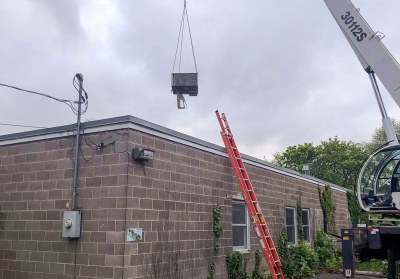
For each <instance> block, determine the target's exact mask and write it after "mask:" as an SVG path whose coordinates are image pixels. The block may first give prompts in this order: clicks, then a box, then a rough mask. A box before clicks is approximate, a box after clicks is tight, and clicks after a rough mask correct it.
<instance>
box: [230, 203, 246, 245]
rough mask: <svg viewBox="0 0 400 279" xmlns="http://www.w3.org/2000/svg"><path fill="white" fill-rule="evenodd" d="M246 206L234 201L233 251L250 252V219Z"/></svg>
mask: <svg viewBox="0 0 400 279" xmlns="http://www.w3.org/2000/svg"><path fill="white" fill-rule="evenodd" d="M248 216H249V215H248V213H247V209H246V204H245V203H244V202H241V201H232V238H233V250H234V251H237V250H248V247H249V220H248V219H249V217H248Z"/></svg>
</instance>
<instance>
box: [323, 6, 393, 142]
mask: <svg viewBox="0 0 400 279" xmlns="http://www.w3.org/2000/svg"><path fill="white" fill-rule="evenodd" d="M324 2H325V4H326V5H327V6H328V9H329V10H330V12H331V13H332V15H333V17H334V18H335V20H336V22H337V24H338V25H339V27H340V29H341V30H342V32H343V34H344V35H345V37H346V39H347V41H348V42H349V44H350V46H351V47H352V48H353V51H354V52H355V54H356V55H357V57H358V60H359V61H360V63H361V65H362V67H363V68H364V70H365V71H366V72H367V73H368V74H369V77H370V80H371V83H372V87H373V89H374V92H375V96H376V99H377V102H378V105H379V109H380V111H381V114H382V122H383V125H384V128H385V132H386V136H387V139H388V141H389V142H390V145H395V144H396V145H397V144H398V140H397V137H396V133H395V131H394V128H393V125H392V122H391V121H390V119H389V117H388V116H387V114H386V110H385V106H384V104H383V101H382V98H381V95H380V92H379V88H378V84H377V82H376V80H375V75H374V74H376V75H377V76H378V77H379V79H380V81H381V82H382V84H383V85H384V86H385V88H386V90H387V91H388V92H389V94H390V95H391V96H392V98H393V100H394V101H395V102H396V104H397V106H399V107H400V65H399V63H398V62H397V61H396V59H395V58H394V57H393V56H392V54H391V53H390V52H389V51H388V49H387V48H386V47H385V45H384V44H383V43H382V41H381V37H380V36H378V35H377V34H376V33H375V32H374V31H373V30H372V28H371V27H370V26H369V25H368V23H367V22H366V21H365V20H364V18H363V17H362V15H361V14H360V13H359V9H356V7H355V6H354V5H353V4H352V3H351V1H350V0H324Z"/></svg>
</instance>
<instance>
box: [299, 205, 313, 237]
mask: <svg viewBox="0 0 400 279" xmlns="http://www.w3.org/2000/svg"><path fill="white" fill-rule="evenodd" d="M303 212H307V221H308V225H303ZM301 226H302V228H303V231H304V232H305V228H304V227H307V228H308V229H307V230H308V237H309V240H306V239H304V240H305V241H307V242H308V243H311V223H310V209H308V208H303V209H302V211H301Z"/></svg>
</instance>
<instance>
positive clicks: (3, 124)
mask: <svg viewBox="0 0 400 279" xmlns="http://www.w3.org/2000/svg"><path fill="white" fill-rule="evenodd" d="M0 125H2V126H13V127H23V128H36V129H47V127H38V126H27V125H18V124H8V123H0Z"/></svg>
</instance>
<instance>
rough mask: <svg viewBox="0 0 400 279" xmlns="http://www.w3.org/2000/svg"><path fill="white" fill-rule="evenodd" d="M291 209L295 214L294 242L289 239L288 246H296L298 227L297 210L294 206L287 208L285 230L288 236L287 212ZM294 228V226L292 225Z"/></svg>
mask: <svg viewBox="0 0 400 279" xmlns="http://www.w3.org/2000/svg"><path fill="white" fill-rule="evenodd" d="M288 209H290V210H292V212H293V231H294V242H293V243H292V242H289V238H288V244H289V245H296V244H297V226H296V221H297V220H296V219H297V218H296V208H295V207H292V206H286V207H285V228H286V234H287V228H288V224H287V214H286V212H287V210H288ZM290 226H292V225H290Z"/></svg>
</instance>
